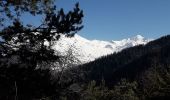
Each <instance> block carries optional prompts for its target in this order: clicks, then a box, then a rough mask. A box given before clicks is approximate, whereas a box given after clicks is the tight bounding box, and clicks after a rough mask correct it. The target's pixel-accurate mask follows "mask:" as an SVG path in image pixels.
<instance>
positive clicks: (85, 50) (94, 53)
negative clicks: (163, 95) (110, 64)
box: [53, 34, 153, 63]
mask: <svg viewBox="0 0 170 100" xmlns="http://www.w3.org/2000/svg"><path fill="white" fill-rule="evenodd" d="M151 40H153V39H146V38H144V37H143V36H141V35H137V36H134V37H132V38H127V39H122V40H119V41H113V40H112V41H102V40H88V39H86V38H83V37H81V36H80V35H78V34H76V35H75V36H74V37H72V38H67V37H65V36H63V35H62V36H61V38H60V39H59V41H56V42H55V43H54V46H53V49H54V50H56V52H57V53H58V52H59V53H58V54H60V53H61V54H65V53H66V52H67V51H68V50H69V49H71V50H72V52H73V56H75V57H77V58H78V59H79V60H80V61H81V63H87V62H90V61H94V60H95V59H97V58H99V57H102V56H106V55H109V54H112V53H114V52H119V51H121V50H123V49H125V48H128V47H133V46H136V45H141V44H142V45H144V44H146V43H148V42H149V41H151Z"/></svg>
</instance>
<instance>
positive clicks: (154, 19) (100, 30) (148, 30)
mask: <svg viewBox="0 0 170 100" xmlns="http://www.w3.org/2000/svg"><path fill="white" fill-rule="evenodd" d="M76 2H79V3H80V8H81V9H82V10H83V11H84V18H83V25H84V28H83V29H82V30H81V31H80V32H78V34H79V35H81V36H83V37H85V38H87V39H91V40H92V39H98V40H120V39H123V38H128V37H133V36H135V35H138V34H140V35H142V36H144V37H146V38H153V39H156V38H159V37H161V36H164V35H167V34H170V0H57V1H56V2H55V4H56V6H57V8H58V9H59V8H64V9H65V11H66V12H67V11H68V10H71V9H73V7H74V4H75V3H76ZM23 20H24V21H25V22H30V23H33V24H38V23H39V22H38V21H39V20H40V18H39V17H37V18H31V17H30V16H25V17H24V18H23Z"/></svg>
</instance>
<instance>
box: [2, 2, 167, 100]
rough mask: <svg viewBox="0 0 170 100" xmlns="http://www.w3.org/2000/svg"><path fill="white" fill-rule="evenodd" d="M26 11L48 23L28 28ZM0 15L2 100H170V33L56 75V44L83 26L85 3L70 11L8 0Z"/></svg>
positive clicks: (47, 3) (58, 58)
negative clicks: (39, 16) (54, 42)
mask: <svg viewBox="0 0 170 100" xmlns="http://www.w3.org/2000/svg"><path fill="white" fill-rule="evenodd" d="M11 7H12V8H14V9H12V10H11ZM23 12H27V13H29V14H31V15H33V16H36V15H44V16H45V19H44V21H43V23H42V24H41V25H40V26H38V27H36V26H32V25H24V24H23V22H22V21H21V20H20V16H22V13H23ZM0 14H3V16H1V15H0V25H1V28H0V29H1V30H0V37H1V40H0V100H170V35H167V36H164V37H161V38H159V39H157V40H154V41H151V42H149V43H147V44H146V45H138V46H134V47H130V48H126V49H124V50H122V51H120V52H117V53H113V54H110V55H107V56H103V57H100V58H98V59H96V60H95V61H91V62H89V63H86V64H82V65H78V66H71V65H70V66H71V67H68V68H66V69H64V70H61V71H55V70H53V69H52V68H54V67H56V65H55V62H59V63H62V61H61V59H60V58H62V56H61V55H56V54H55V51H54V50H53V49H52V48H51V47H52V46H53V41H58V40H59V38H60V36H61V35H62V34H64V35H66V36H67V37H69V38H72V37H74V34H75V33H77V32H78V31H80V30H81V29H82V28H83V23H82V22H83V17H84V14H83V10H81V9H80V6H79V3H76V4H75V7H74V8H73V10H70V11H68V12H67V13H66V12H64V9H60V10H57V9H56V6H55V5H53V0H16V1H15V0H14V1H13V0H6V1H5V0H4V1H3V0H2V1H0ZM7 20H9V21H10V22H11V23H8V24H9V25H8V24H7V23H5V21H7ZM46 41H48V42H49V45H44V42H46ZM66 60H67V59H66ZM59 67H60V66H59Z"/></svg>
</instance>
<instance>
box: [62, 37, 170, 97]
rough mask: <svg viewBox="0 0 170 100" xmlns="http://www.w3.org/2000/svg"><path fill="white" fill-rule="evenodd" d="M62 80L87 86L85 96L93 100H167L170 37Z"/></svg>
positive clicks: (84, 67) (79, 69)
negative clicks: (94, 99)
mask: <svg viewBox="0 0 170 100" xmlns="http://www.w3.org/2000/svg"><path fill="white" fill-rule="evenodd" d="M68 76H71V77H68ZM63 77H67V78H63V82H64V81H65V80H67V83H69V84H73V83H77V84H79V85H80V84H86V85H87V84H88V85H87V88H86V90H84V91H85V94H86V96H87V97H88V96H89V98H98V99H96V100H100V98H102V99H101V100H112V99H113V98H114V99H113V100H147V99H149V100H170V35H168V36H164V37H162V38H160V39H157V40H155V41H151V42H149V43H148V44H146V45H139V46H135V47H131V48H127V49H125V50H123V51H121V52H118V53H114V54H111V55H108V56H104V57H101V58H99V59H97V60H95V61H93V62H90V63H87V64H84V65H81V66H78V67H76V68H72V69H70V70H68V71H67V72H66V73H65V75H63ZM68 80H70V81H69V82H68ZM102 84H104V86H103V85H102ZM74 85H75V84H74ZM102 87H103V88H102ZM108 88H109V89H108ZM91 89H92V90H93V91H92V90H91ZM87 91H88V93H89V91H91V92H90V93H89V94H88V93H87ZM102 91H105V92H102ZM112 93H114V94H112ZM104 98H105V99H104ZM123 98H126V99H123ZM87 100H93V99H87Z"/></svg>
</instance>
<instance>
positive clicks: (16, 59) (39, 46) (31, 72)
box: [0, 0, 83, 100]
mask: <svg viewBox="0 0 170 100" xmlns="http://www.w3.org/2000/svg"><path fill="white" fill-rule="evenodd" d="M33 1H34V0H33ZM40 1H41V0H40ZM44 1H46V0H44ZM26 2H28V1H27V0H26ZM0 3H7V2H0ZM22 3H24V1H23V2H21V4H20V5H21V7H22V6H23V4H22ZM37 3H38V2H36V3H35V4H37ZM27 7H28V6H27ZM20 9H22V8H20ZM40 10H41V9H40ZM23 11H25V10H23ZM29 11H30V10H29ZM36 11H38V10H35V13H36ZM45 15H46V18H45V20H44V22H43V23H42V24H41V25H40V26H39V27H37V28H34V27H26V26H24V25H23V24H22V22H21V21H20V20H18V19H14V21H13V25H10V26H8V27H5V28H4V29H3V30H2V31H1V32H0V36H1V38H2V40H1V42H0V54H1V55H0V57H1V58H0V70H1V71H2V72H3V73H1V74H0V83H2V84H0V88H1V89H0V93H3V92H4V93H3V95H2V96H0V99H7V97H8V98H10V97H11V98H10V99H11V100H12V99H13V98H14V97H13V96H14V95H15V96H16V93H15V92H16V91H15V90H14V89H13V88H14V85H13V84H14V83H15V88H16V86H18V93H19V95H20V98H21V99H25V98H22V97H28V98H27V99H28V100H30V99H31V98H41V97H42V96H48V95H53V93H54V92H55V91H56V88H55V87H54V86H55V85H54V84H52V83H51V79H50V73H49V71H50V69H49V68H50V67H51V66H50V64H51V63H53V62H56V61H57V60H58V58H59V56H58V55H55V52H54V50H53V49H52V48H51V47H52V41H54V40H58V39H59V38H60V35H61V34H63V35H66V36H68V37H72V36H74V34H75V33H76V32H78V31H79V30H81V29H82V28H83V26H82V25H81V24H82V18H83V11H82V10H80V8H79V4H78V3H77V4H76V5H75V8H74V9H73V11H70V12H68V13H65V12H64V10H63V9H61V10H60V11H58V12H57V13H56V10H55V9H53V10H50V11H47V12H45ZM45 42H48V43H49V45H45ZM6 83H8V84H6ZM1 90H2V91H1ZM47 91H48V92H47ZM8 95H9V96H8ZM25 100H26V99H25Z"/></svg>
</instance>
